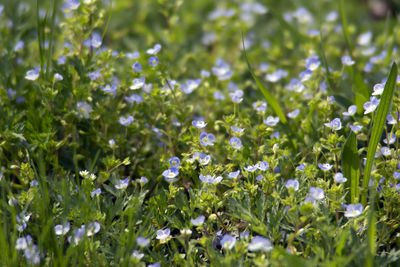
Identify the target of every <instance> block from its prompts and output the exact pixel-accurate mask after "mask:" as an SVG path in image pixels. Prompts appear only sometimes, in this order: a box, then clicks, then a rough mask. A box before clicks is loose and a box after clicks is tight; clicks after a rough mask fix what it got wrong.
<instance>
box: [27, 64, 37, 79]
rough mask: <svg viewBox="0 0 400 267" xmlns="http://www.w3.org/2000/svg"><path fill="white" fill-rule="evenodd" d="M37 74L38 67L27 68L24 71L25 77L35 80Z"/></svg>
mask: <svg viewBox="0 0 400 267" xmlns="http://www.w3.org/2000/svg"><path fill="white" fill-rule="evenodd" d="M39 74H40V67H38V68H35V69H32V70H28V71H27V72H26V75H25V79H27V80H31V81H35V80H37V79H38V78H39Z"/></svg>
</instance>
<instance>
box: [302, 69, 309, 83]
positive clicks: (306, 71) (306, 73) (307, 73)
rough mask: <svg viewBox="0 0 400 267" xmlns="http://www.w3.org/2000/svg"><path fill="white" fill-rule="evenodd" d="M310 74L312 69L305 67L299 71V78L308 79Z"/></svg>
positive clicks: (303, 80)
mask: <svg viewBox="0 0 400 267" xmlns="http://www.w3.org/2000/svg"><path fill="white" fill-rule="evenodd" d="M311 76H312V71H311V70H309V69H307V70H305V71H303V72H301V73H300V75H299V78H300V81H301V82H305V81H308V80H309V79H310V78H311Z"/></svg>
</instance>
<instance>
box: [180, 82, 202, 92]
mask: <svg viewBox="0 0 400 267" xmlns="http://www.w3.org/2000/svg"><path fill="white" fill-rule="evenodd" d="M200 83H201V79H189V80H187V81H186V83H182V84H181V90H182V92H184V93H185V94H190V93H191V92H193V91H194V90H195V89H197V88H198V87H199V86H200Z"/></svg>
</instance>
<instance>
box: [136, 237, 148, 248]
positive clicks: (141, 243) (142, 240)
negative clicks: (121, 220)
mask: <svg viewBox="0 0 400 267" xmlns="http://www.w3.org/2000/svg"><path fill="white" fill-rule="evenodd" d="M136 244H138V245H139V246H140V247H146V246H148V245H149V244H150V239H148V238H145V237H143V236H138V237H136Z"/></svg>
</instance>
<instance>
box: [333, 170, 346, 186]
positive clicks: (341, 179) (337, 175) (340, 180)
mask: <svg viewBox="0 0 400 267" xmlns="http://www.w3.org/2000/svg"><path fill="white" fill-rule="evenodd" d="M333 179H335V182H336V183H339V184H343V183H345V182H347V178H346V177H344V176H343V173H341V172H337V173H335V175H334V176H333Z"/></svg>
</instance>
